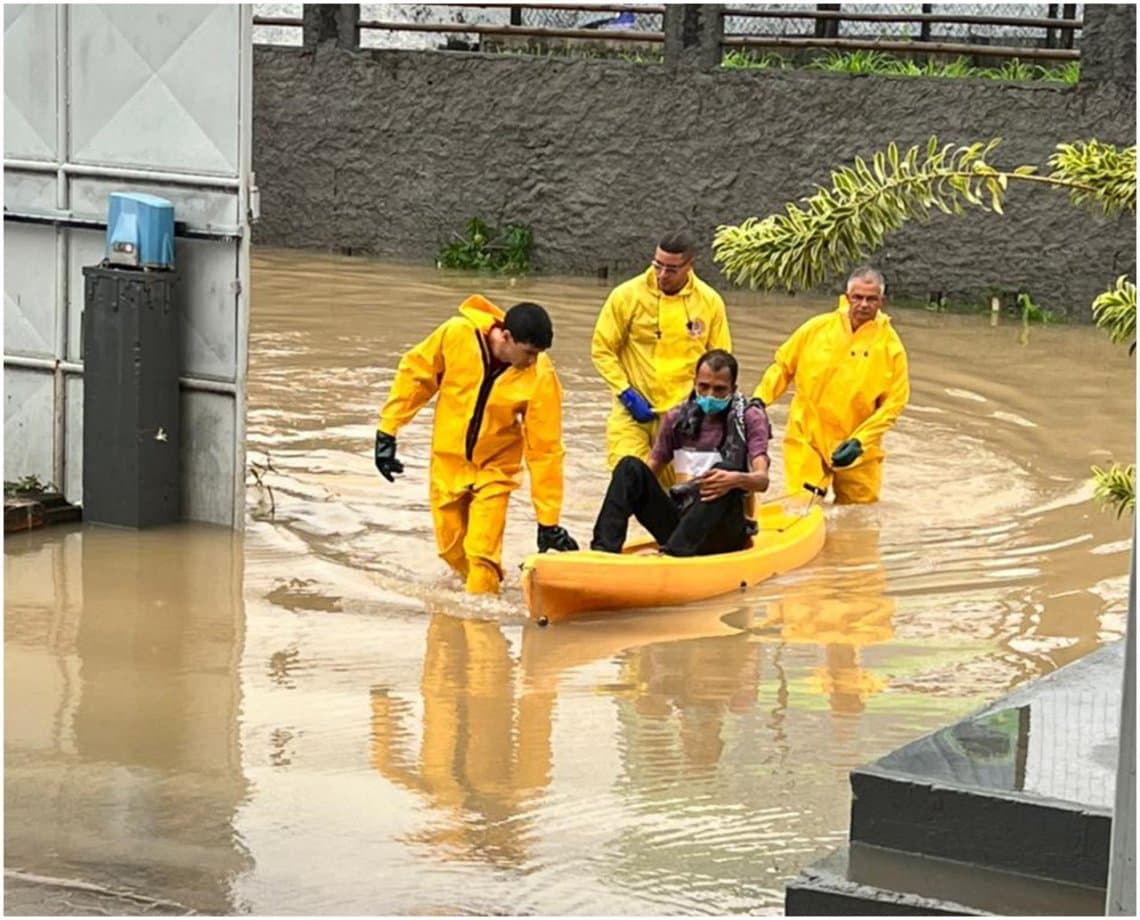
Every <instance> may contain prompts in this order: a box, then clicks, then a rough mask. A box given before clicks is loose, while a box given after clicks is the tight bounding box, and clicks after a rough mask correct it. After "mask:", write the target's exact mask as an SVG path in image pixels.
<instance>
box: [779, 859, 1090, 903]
mask: <svg viewBox="0 0 1140 920" xmlns="http://www.w3.org/2000/svg"><path fill="white" fill-rule="evenodd" d="M1104 898H1105V893H1104V890H1103V889H1100V888H1089V887H1085V886H1081V885H1070V884H1066V883H1064V882H1053V881H1048V880H1045V879H1040V878H1033V877H1030V876H1024V875H1018V874H1016V873H1010V872H1000V871H997V870H994V869H987V868H984V867H981V866H972V865H968V864H965V863H959V862H954V861H952V860H945V859H935V858H932V857H928V856H915V855H913V854H907V853H900V852H898V851H895V850H887V849H883V848H881V847H875V846H869V845H867V844H860V843H853V844H851V846H850V847H845V848H843V849H841V850H837V851H836V852H834V853H832V854H831V855H830V856H828V857H826V858H825V859H822V860H820V861H819V862H816V863H814V864H812V865H810V866H808V867H807V868H806V869H804V870H803V871H802V872H801V873H800V875H799V877H798V878H796V879H795V880H794V881H793V882H791V883H790V884H789V885H788V886H787V890H786V893H785V898H784V910H785V913H786V914H787V915H788V916H812V915H814V916H837V915H838V916H916V915H925V916H978V915H989V914H999V915H1003V916H1067V917H1079V916H1103V915H1104Z"/></svg>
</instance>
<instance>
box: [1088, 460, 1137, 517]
mask: <svg viewBox="0 0 1140 920" xmlns="http://www.w3.org/2000/svg"><path fill="white" fill-rule="evenodd" d="M1092 474H1093V483H1094V488H1093V495H1094V497H1095V498H1096V500H1097V501H1098V502H1100V504H1101V506H1102V507H1104V508H1109V509H1112V510H1114V511H1115V512H1116V516H1117V517H1120V516H1121V515H1123V514H1124V512H1126V511H1129V512H1132V511H1135V510H1136V466H1135V464H1132V463H1130V464H1128V466H1121V465H1120V464H1119V463H1114V464H1113V465H1112V466H1110V467H1109V468H1108V469H1107V470H1102V469H1101V468H1100V467H1099V466H1094V467H1093V468H1092Z"/></svg>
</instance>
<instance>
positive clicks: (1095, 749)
mask: <svg viewBox="0 0 1140 920" xmlns="http://www.w3.org/2000/svg"><path fill="white" fill-rule="evenodd" d="M1123 654H1124V644H1123V642H1115V643H1113V644H1111V645H1108V646H1105V647H1103V648H1101V649H1099V650H1097V651H1095V652H1093V653H1091V654H1089V655H1087V656H1085V657H1084V658H1082V659H1080V660H1079V661H1076V662H1074V663H1073V664H1071V665H1068V666H1067V667H1064V668H1061V669H1059V670H1058V671H1055V672H1054V673H1053V674H1051V675H1049V676H1048V677H1045V678H1042V679H1041V680H1038V681H1032V682H1030V683H1029V684H1026V685H1025V686H1024V687H1023V688H1020V689H1019V690H1016V691H1014V692H1013V693H1012V694H1010V695H1009V696H1007V697H1005V698H1004V699H1002V700H1001V701H999V702H998V703H996V704H994V705H993V706H991V707H988V708H987V709H984V710H982V711H981V712H979V713H978V714H976V715H974V716H972V717H970V718H968V719H966V720H963V721H962V722H959V723H957V724H955V725H951V726H949V727H947V728H944V729H941V730H939V731H937V732H934V733H932V734H930V735H927V736H925V737H923V738H920V739H918V740H917V741H914V742H912V743H911V744H908V745H906V746H905V747H902V748H900V749H899V750H897V751H895V752H893V753H891V754H889V755H887V756H886V757H883V758H881V759H879V760H877V761H875V762H874V763H872V764H869V765H867V766H865V767H860V768H859V769H857V770H854V771H853V772H852V773H851V789H852V792H853V796H854V797H853V800H852V805H851V834H850V837H851V841H852V843H866V844H873V845H875V846H878V847H885V848H888V849H892V850H898V851H902V852H906V853H912V854H920V855H925V856H933V857H938V858H941V859H946V860H954V861H957V862H961V863H967V864H970V865H980V866H986V867H989V868H993V869H998V870H1005V871H1008V872H1014V873H1020V874H1024V875H1031V876H1038V877H1042V878H1046V879H1053V880H1056V881H1061V882H1069V883H1073V884H1076V885H1083V886H1087V887H1090V888H1104V887H1105V886H1106V884H1107V878H1108V860H1109V840H1110V834H1111V824H1112V804H1113V793H1114V787H1115V773H1116V751H1117V736H1118V734H1119V727H1120V696H1121V687H1122V674H1123V666H1124V665H1123Z"/></svg>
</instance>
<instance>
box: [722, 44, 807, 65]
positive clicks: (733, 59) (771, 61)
mask: <svg viewBox="0 0 1140 920" xmlns="http://www.w3.org/2000/svg"><path fill="white" fill-rule="evenodd" d="M720 66H721V67H725V68H727V69H729V70H787V69H788V68H790V67H791V66H792V65H791V62H790V61H789V60H788V59H787V58H785V57H784V56H783V55H780V54H776V53H775V52H772V51H769V52H765V53H764V54H755V53H753V52H751V51H744V50H740V49H734V50H732V51H728V52H726V53H725V55H724V57H723V58H722V59H721V62H720Z"/></svg>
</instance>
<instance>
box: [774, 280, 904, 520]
mask: <svg viewBox="0 0 1140 920" xmlns="http://www.w3.org/2000/svg"><path fill="white" fill-rule="evenodd" d="M793 381H794V382H795V396H794V397H793V399H792V405H791V409H790V410H789V412H788V423H787V431H786V432H785V435H784V476H785V479H786V481H787V486H788V491H789V492H795V491H797V490H799V489H802V488H803V484H804V483H805V482H809V483H812V484H813V485H818V486H820V487H821V488H827V486H828V485H829V484H831V485H833V486H834V488H835V496H836V499H837V500H838V501H841V502H844V501H847V502H866V501H875V500H876V499H877V498H878V495H879V485H880V482H881V480H882V462H883V458H884V457H885V456H886V454H885V452H884V451H883V435H884V434H885V433H886V432H887V430H888V429H889V428H890V427H891V426H892V425H893V424H894V423H895V420H896V419H898V417H899V414H900V413H901V412H902V410H903V407H904V406H906V404H907V400H909V399H910V382H909V379H908V376H907V360H906V350H905V349H904V348H903V345H902V341H901V340H900V339H899V337H898V333H896V332H895V330H894V328H893V327H892V326H891V320H890V317H888V316H887V315H886V314H885V313H883V312H881V311H880V312H879V313H878V314H877V315H876V316H875V318H874V319H873V320H869V321H868V322H866V323H864V324H863V325H862V326H860V327H859V329H858V331H856V332H854V333H852V331H851V320H850V319H849V317H848V315H847V298H846V297H840V298H839V307H838V308H837V309H836V310H834V311H833V312H831V313H823V314H820V315H819V316H816V317H813V318H812V319H809V320H808V321H807V322H806V323H804V324H803V325H802V326H800V328H799V329H797V330H796V331H795V332H794V333H792V335H791V337H790V338H789V339H788V340H787V341H786V342H784V344H783V345H781V346H780V347H779V349H777V351H776V360H775V362H774V363H773V364H772V365H771V366H770V367H769V368H768V370H767V371H766V372H765V373H764V376H763V378H761V380H760V384H759V386H757V387H756V392H755V395H756V396H757V397H759V398H760V399H762V400H764V402H765V404H767V405H771V404H772V403H773V402H774V401H775V400H777V399H779V398H780V396H781V395H782V394H783V392H784V390H786V389H787V388H788V384H789V383H791V382H793ZM848 438H858V439H859V441H860V443H861V444H862V445H863V454H862V455H861V456H860V457H859V458H858V459H857V460H856V461H855V462H854V463H853V464H851V465H850V466H848V467H843V468H841V469H835V470H833V469H832V468H831V454H832V451H834V450H835V448H836V447H838V446H839V444H840V443H841V442H843V441H845V440H847V439H848Z"/></svg>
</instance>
